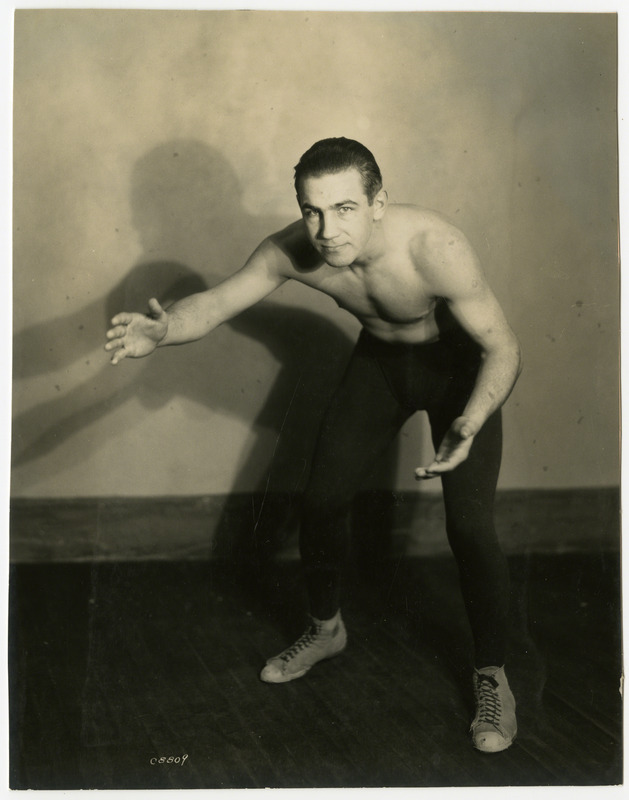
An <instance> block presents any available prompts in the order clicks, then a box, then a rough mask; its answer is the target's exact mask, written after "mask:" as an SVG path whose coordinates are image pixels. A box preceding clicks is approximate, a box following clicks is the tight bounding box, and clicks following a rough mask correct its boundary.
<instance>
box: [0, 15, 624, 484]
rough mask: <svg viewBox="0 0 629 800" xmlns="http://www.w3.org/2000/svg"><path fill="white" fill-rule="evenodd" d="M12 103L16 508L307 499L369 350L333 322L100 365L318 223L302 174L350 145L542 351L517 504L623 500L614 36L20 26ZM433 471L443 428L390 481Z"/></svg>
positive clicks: (291, 307) (560, 24)
mask: <svg viewBox="0 0 629 800" xmlns="http://www.w3.org/2000/svg"><path fill="white" fill-rule="evenodd" d="M14 91H15V95H14V119H15V127H14V159H15V160H14V165H15V171H14V308H13V313H14V327H15V348H14V381H13V387H14V394H13V415H14V430H13V458H14V462H13V472H12V492H13V494H14V496H16V497H69V496H72V497H75V496H94V495H98V496H116V495H131V496H134V495H137V496H151V495H195V494H221V493H227V492H232V491H238V492H249V491H257V490H263V489H265V488H273V489H276V488H278V489H282V490H285V489H288V490H295V489H298V488H299V487H300V486H301V485H302V483H303V479H304V475H305V474H306V472H307V466H308V457H309V452H310V448H311V446H312V442H313V440H314V435H315V430H316V425H317V421H318V418H319V414H320V409H321V408H322V406H323V404H324V403H325V400H326V398H327V396H328V395H329V392H330V391H331V389H332V387H333V385H334V382H335V381H336V380H337V379H338V377H339V376H340V374H341V372H342V369H343V366H344V364H345V362H346V360H347V357H348V355H349V352H350V349H351V343H352V340H353V339H354V338H355V336H356V334H357V331H358V326H357V323H356V322H355V321H354V320H353V319H352V318H351V317H350V316H349V315H347V314H346V312H343V311H341V310H339V309H338V308H337V307H336V305H335V304H334V303H333V302H332V301H331V300H330V299H329V298H326V297H324V296H322V295H318V294H317V293H315V292H313V291H312V290H308V289H305V288H304V287H301V286H298V285H296V284H291V285H286V286H284V287H282V289H281V290H280V291H278V292H277V293H276V294H275V295H273V296H272V297H271V298H269V299H268V300H267V301H265V302H263V303H261V304H259V305H258V306H257V307H256V308H254V309H251V310H250V311H249V312H246V313H245V314H243V315H242V316H241V317H239V318H238V319H236V320H234V321H233V322H231V323H228V324H226V325H224V326H223V327H221V328H220V329H219V330H217V331H216V332H215V333H213V334H212V335H211V336H210V337H207V338H206V339H204V340H203V341H201V342H198V343H195V344H192V345H188V346H185V347H182V348H164V349H162V350H160V351H158V352H157V353H156V354H155V355H154V356H152V357H151V358H150V359H145V360H139V361H135V362H131V361H125V362H123V363H122V364H120V365H119V366H117V367H115V368H114V367H111V366H110V365H109V363H108V356H107V354H106V353H105V352H104V351H103V349H102V347H103V344H104V333H105V331H106V329H107V326H108V318H110V317H111V316H112V315H113V314H114V313H115V312H117V311H119V310H123V309H127V310H140V311H144V310H145V304H146V300H147V299H148V297H150V296H152V295H156V296H158V297H160V298H161V299H162V300H165V301H168V300H169V299H172V298H176V297H180V296H182V295H184V294H187V293H189V292H191V291H196V290H198V289H200V288H203V287H205V286H209V285H213V284H214V283H216V282H217V281H219V280H220V279H221V278H223V277H225V276H226V275H228V274H229V273H231V272H232V271H234V270H235V269H237V268H238V267H239V266H240V265H241V264H242V263H243V262H244V260H245V259H246V257H247V256H248V254H249V253H250V252H251V251H252V250H253V248H254V247H255V246H256V244H257V243H258V242H259V241H260V240H261V239H262V238H263V237H264V236H265V235H266V234H268V233H270V232H272V231H274V230H276V229H278V228H280V227H282V226H284V225H285V224H287V223H289V222H290V221H292V220H293V219H294V218H296V216H297V207H296V203H295V200H294V192H293V188H292V167H293V165H294V164H295V163H296V162H297V160H298V158H299V156H300V155H301V153H302V152H303V151H304V150H305V149H306V148H307V147H309V146H310V145H311V144H312V143H313V142H314V141H316V140H317V139H320V138H323V137H326V136H338V135H343V136H349V137H353V138H357V139H360V140H361V141H363V142H364V143H365V144H366V145H367V146H368V147H370V149H372V150H373V152H374V154H375V155H376V158H377V159H378V161H379V163H380V166H381V168H382V171H383V174H384V178H385V184H386V187H387V188H388V190H389V194H390V198H391V200H392V201H393V202H395V201H400V202H415V203H418V204H420V205H424V206H428V207H430V208H434V209H437V210H439V211H441V212H442V213H443V214H445V215H446V216H447V217H449V218H450V219H451V220H453V221H455V222H456V223H457V224H458V225H459V226H460V227H461V228H462V230H463V231H464V232H465V233H466V234H467V236H468V237H469V238H470V240H471V242H472V244H473V245H474V247H475V248H476V250H477V252H478V253H479V255H480V257H481V259H482V261H483V264H484V267H485V269H486V272H487V274H488V276H489V279H490V282H491V284H492V286H493V287H494V290H495V292H496V294H497V296H498V298H499V300H500V301H501V303H502V305H503V307H504V309H505V312H506V314H507V316H508V317H509V319H510V321H511V322H512V325H513V327H514V329H515V331H516V333H517V334H518V336H519V338H520V340H521V343H522V347H523V351H524V360H525V370H524V373H523V375H522V377H521V379H520V382H519V383H518V385H517V387H516V389H515V391H514V392H513V395H512V397H511V398H510V400H509V401H508V403H507V405H506V407H505V453H504V461H503V471H502V476H501V484H500V485H501V487H503V488H525V489H527V488H533V489H534V488H560V487H561V488H566V487H568V488H569V487H583V486H593V487H597V486H608V485H615V484H617V483H618V479H619V476H618V428H619V420H618V328H619V313H618V305H619V299H618V253H617V234H618V229H617V225H618V222H617V143H616V124H617V119H616V17H615V15H610V14H588V15H581V14H506V13H498V14H494V13H466V14H460V13H450V12H441V13H423V12H418V13H382V12H376V13H359V12H354V13H351V12H349V13H332V12H322V13H314V12H277V11H275V12H236V11H205V12H190V11H182V12H164V11H159V12H158V11H155V12H148V11H59V10H45V11H41V10H33V11H31V10H28V11H18V12H17V13H16V21H15V84H14ZM429 454H430V448H429V446H428V438H427V431H426V425H425V422H424V421H423V419H422V417H421V416H419V417H417V418H414V419H413V420H412V421H411V422H410V423H409V424H408V425H407V426H406V428H405V429H404V431H403V432H402V435H401V437H400V439H399V443H398V445H397V447H396V448H395V449H394V451H392V453H391V454H389V457H388V458H387V459H385V462H384V465H383V466H382V467H381V468H380V470H379V472H377V473H376V475H375V477H374V478H373V482H374V483H375V485H379V486H382V487H383V488H387V487H394V488H399V489H409V488H414V487H415V482H414V480H413V476H412V470H413V468H414V467H415V466H416V465H417V464H419V463H420V462H421V460H422V459H425V458H426V457H428V455H429ZM423 488H424V490H426V491H434V490H438V488H439V487H438V486H437V485H436V484H430V485H427V486H426V487H423Z"/></svg>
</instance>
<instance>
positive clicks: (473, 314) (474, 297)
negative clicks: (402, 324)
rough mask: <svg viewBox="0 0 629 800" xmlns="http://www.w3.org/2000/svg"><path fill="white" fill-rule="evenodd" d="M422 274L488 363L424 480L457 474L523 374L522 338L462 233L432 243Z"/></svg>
mask: <svg viewBox="0 0 629 800" xmlns="http://www.w3.org/2000/svg"><path fill="white" fill-rule="evenodd" d="M438 238H439V239H441V238H442V237H438ZM436 244H440V245H441V246H439V247H436ZM422 273H424V274H426V277H427V278H428V281H429V283H430V284H431V285H432V287H433V288H434V291H435V295H437V296H440V297H443V298H444V299H445V300H446V302H447V303H448V306H449V308H450V310H451V312H452V314H453V315H454V317H455V318H456V319H457V321H458V322H459V324H460V325H461V326H462V327H463V329H464V330H465V331H466V332H467V333H468V334H469V335H470V336H471V337H472V339H474V341H476V343H477V344H478V345H479V347H480V349H481V353H482V362H481V366H480V369H479V372H478V376H477V378H476V383H475V385H474V389H473V391H472V394H471V396H470V398H469V400H468V402H467V404H466V406H465V408H464V410H463V413H462V415H461V416H460V417H457V418H456V419H455V420H454V421H453V422H452V425H451V426H450V429H449V431H448V432H447V433H446V435H445V437H444V439H443V441H442V442H441V445H440V447H439V449H438V451H437V453H436V454H435V458H434V460H433V462H432V463H431V464H429V465H428V467H420V468H418V469H417V470H416V472H415V474H416V477H417V478H418V479H423V478H432V477H435V476H436V475H439V474H440V473H442V472H448V471H450V470H453V469H454V468H455V467H457V466H458V465H459V464H460V463H462V462H463V461H464V460H465V459H466V458H467V456H468V454H469V451H470V448H471V446H472V443H473V441H474V436H475V435H476V434H477V433H478V431H479V430H480V429H481V427H482V426H483V425H484V423H485V421H486V420H487V419H488V418H489V417H490V416H491V415H492V414H493V413H494V412H495V411H497V410H498V409H499V408H500V407H501V406H502V405H503V403H504V402H505V401H506V400H507V398H508V397H509V395H510V394H511V390H512V389H513V387H514V385H515V382H516V381H517V379H518V375H519V374H520V371H521V353H520V345H519V343H518V340H517V338H516V336H515V334H514V333H513V331H512V329H511V327H510V325H509V323H508V322H507V319H506V317H505V315H504V313H503V311H502V308H501V307H500V304H499V303H498V300H497V299H496V297H495V295H494V293H493V292H492V290H491V288H490V286H489V284H488V283H487V280H486V279H485V276H484V274H483V271H482V269H481V267H480V263H479V261H478V258H477V257H476V255H475V253H474V251H473V250H472V248H471V246H470V245H469V243H468V242H467V241H466V239H465V238H464V237H463V235H462V234H461V233H460V232H458V231H455V232H454V233H452V229H450V232H449V235H448V236H446V237H444V238H443V240H442V242H439V241H438V240H437V243H435V242H433V243H432V247H430V248H429V249H428V257H427V261H425V262H424V265H423V269H422Z"/></svg>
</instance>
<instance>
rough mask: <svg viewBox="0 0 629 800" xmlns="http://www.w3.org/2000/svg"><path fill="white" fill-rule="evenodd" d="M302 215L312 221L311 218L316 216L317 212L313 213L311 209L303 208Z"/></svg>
mask: <svg viewBox="0 0 629 800" xmlns="http://www.w3.org/2000/svg"><path fill="white" fill-rule="evenodd" d="M303 214H304V217H306V218H307V219H313V217H316V216H317V212H316V211H313V210H312V209H311V208H305V209H304V211H303Z"/></svg>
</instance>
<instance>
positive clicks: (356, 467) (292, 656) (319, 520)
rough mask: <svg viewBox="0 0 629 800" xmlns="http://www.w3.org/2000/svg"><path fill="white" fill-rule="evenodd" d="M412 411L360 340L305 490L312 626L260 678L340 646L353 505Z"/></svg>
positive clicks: (299, 666)
mask: <svg viewBox="0 0 629 800" xmlns="http://www.w3.org/2000/svg"><path fill="white" fill-rule="evenodd" d="M411 413H412V411H411V410H410V409H407V408H403V407H402V406H400V404H399V403H398V401H397V400H396V398H395V397H394V396H393V394H392V392H391V390H390V388H389V386H388V384H387V381H386V380H385V378H384V376H383V374H382V371H381V369H380V366H379V364H378V362H377V361H376V360H375V359H374V358H373V356H372V354H371V352H370V347H369V344H368V341H367V337H365V336H362V337H361V339H360V340H359V343H358V345H357V347H356V350H355V352H354V355H353V356H352V359H351V361H350V364H349V366H348V368H347V371H346V373H345V376H344V378H343V380H342V382H341V385H340V386H339V388H338V390H337V391H336V393H335V394H334V397H333V398H332V400H331V403H330V406H329V407H328V409H327V411H326V414H325V416H324V419H323V422H322V425H321V429H320V432H319V438H318V442H317V446H316V448H315V453H314V457H313V461H312V467H311V472H310V479H309V481H308V485H307V487H306V491H305V493H304V503H303V509H302V523H301V532H300V552H301V558H302V566H303V569H304V574H305V581H306V588H307V592H308V599H309V605H310V614H311V616H312V618H313V626H312V627H311V628H310V629H309V630H308V631H306V633H305V634H304V636H302V637H301V639H299V640H297V642H295V644H294V645H293V646H292V647H290V648H288V650H286V651H284V652H283V653H280V655H279V656H276V657H275V658H273V659H270V660H269V662H267V667H265V669H264V670H263V671H262V674H261V677H262V679H263V680H266V681H269V682H278V683H279V682H284V681H287V680H292V679H294V678H297V677H301V675H303V674H304V673H305V672H306V671H307V670H308V669H309V668H310V667H311V666H312V665H313V663H316V661H320V660H321V659H322V658H327V657H329V656H330V655H335V654H336V653H337V652H340V650H341V649H343V647H344V646H345V629H344V627H343V623H342V620H341V618H340V611H339V609H340V584H341V573H342V570H343V567H344V564H345V561H346V558H347V554H348V550H349V538H350V533H349V512H350V509H351V504H352V500H353V498H354V495H355V493H356V491H357V490H358V489H359V488H360V486H361V485H362V483H363V481H364V480H365V478H366V476H367V474H368V473H369V471H370V469H371V467H372V465H373V463H374V461H375V459H376V458H377V457H378V456H379V455H380V454H381V453H382V452H384V450H385V449H386V448H387V446H388V445H389V444H390V443H391V441H392V440H393V439H394V438H395V436H396V435H397V433H398V431H399V429H400V427H401V426H402V425H403V424H404V422H405V421H406V419H408V417H409V416H410V415H411Z"/></svg>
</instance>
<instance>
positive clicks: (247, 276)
mask: <svg viewBox="0 0 629 800" xmlns="http://www.w3.org/2000/svg"><path fill="white" fill-rule="evenodd" d="M284 258H285V257H284V256H283V255H282V254H281V252H280V250H279V249H278V248H277V246H276V245H274V244H273V243H272V242H270V241H269V240H265V241H264V242H262V244H261V245H260V246H259V247H258V248H257V249H256V250H255V252H254V253H253V254H252V255H251V257H250V258H249V259H248V260H247V263H246V264H245V266H244V267H243V268H242V269H240V270H239V271H238V272H236V273H234V275H232V276H230V277H229V278H227V279H226V280H224V281H222V282H221V283H219V284H218V285H217V286H215V287H213V288H212V289H208V290H207V291H205V292H199V293H197V294H192V295H190V296H189V297H184V298H183V299H182V300H179V301H177V302H176V303H174V304H173V305H172V306H170V307H169V308H168V309H166V310H164V309H163V308H162V307H161V306H160V304H159V303H158V301H157V300H156V299H154V298H153V299H151V300H150V301H149V313H148V314H138V313H135V312H133V313H129V312H122V313H120V314H117V315H116V316H115V317H114V318H113V319H112V321H111V324H112V328H111V329H110V330H109V331H107V339H108V341H107V344H106V345H105V350H107V351H108V352H111V353H112V356H111V363H112V364H118V363H119V362H120V361H122V359H124V358H142V357H143V356H147V355H149V354H150V353H152V352H153V351H154V350H155V348H157V347H164V346H166V345H174V344H185V343H186V342H193V341H196V340H197V339H201V338H202V337H203V336H205V335H206V334H208V333H209V332H210V331H212V330H214V328H217V327H218V326H219V325H221V324H222V323H223V322H226V321H227V320H228V319H231V318H232V317H234V316H236V315H237V314H239V313H240V312H241V311H244V310H245V309H246V308H249V307H250V306H252V305H254V304H255V303H257V302H258V301H259V300H262V299H263V298H264V297H266V296H267V295H268V294H270V293H271V292H272V291H273V290H274V289H276V288H277V287H278V286H280V285H281V284H282V283H284V281H285V280H286V279H287V275H286V274H285V272H284V271H283V269H282V264H283V259H284Z"/></svg>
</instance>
